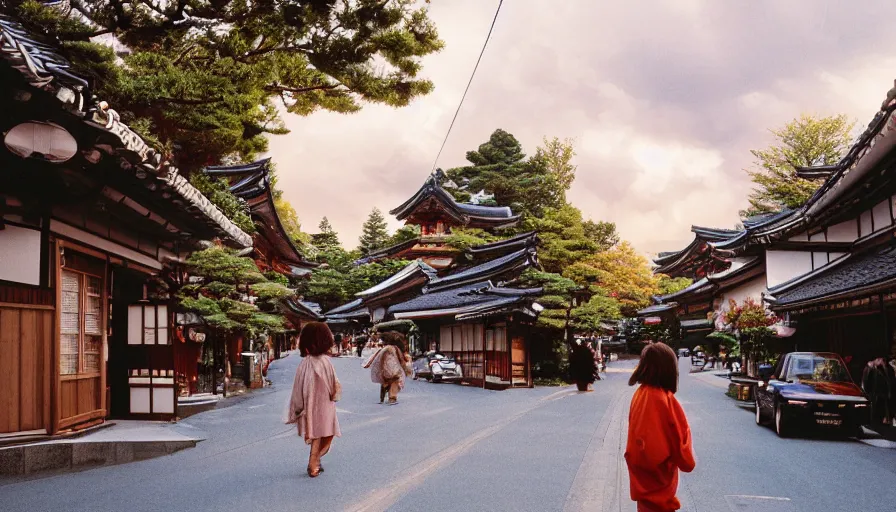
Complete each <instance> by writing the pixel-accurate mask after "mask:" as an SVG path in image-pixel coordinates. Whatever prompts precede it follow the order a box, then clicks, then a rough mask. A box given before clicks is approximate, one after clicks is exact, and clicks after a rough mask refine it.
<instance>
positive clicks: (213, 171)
mask: <svg viewBox="0 0 896 512" xmlns="http://www.w3.org/2000/svg"><path fill="white" fill-rule="evenodd" d="M270 162H271V159H270V158H265V159H263V160H258V161H257V162H252V163H249V164H240V165H230V166H225V165H216V166H210V167H206V168H205V172H206V174H208V175H210V176H213V177H216V178H222V179H224V180H226V181H227V182H228V183H229V184H230V187H229V190H230V192H231V193H233V195H235V196H237V197H239V198H240V199H243V200H244V201H246V204H248V205H249V211H250V213H251V214H252V220H254V221H255V226H256V227H257V228H258V232H259V234H260V235H261V236H262V237H264V239H265V240H266V241H267V243H268V244H270V245H271V246H272V247H273V248H274V249H275V250H276V251H277V253H278V254H279V255H280V258H281V259H282V260H283V261H284V262H285V263H288V264H289V265H291V266H293V267H296V268H295V269H292V273H293V274H294V275H297V276H301V275H304V274H307V272H306V271H304V270H303V269H309V268H314V267H317V264H315V263H312V262H310V261H308V260H306V259H305V257H304V255H303V254H302V252H301V251H299V249H298V248H297V247H296V245H295V242H293V241H292V238H291V237H290V236H289V234H288V233H287V232H286V228H285V227H284V226H283V222H282V221H281V220H280V215H279V214H278V213H277V208H276V206H275V204H274V194H273V190H272V187H271V175H270V173H271V166H270Z"/></svg>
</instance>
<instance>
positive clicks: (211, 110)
mask: <svg viewBox="0 0 896 512" xmlns="http://www.w3.org/2000/svg"><path fill="white" fill-rule="evenodd" d="M0 9H2V11H3V12H5V13H7V14H13V15H15V16H17V17H18V18H20V19H22V20H23V22H24V23H25V24H26V25H28V26H29V27H30V28H31V29H32V30H35V31H36V32H38V33H46V34H48V35H49V36H50V37H52V38H56V39H57V40H58V41H59V42H60V43H61V44H62V46H63V51H64V52H65V53H66V56H67V57H68V58H69V59H70V60H71V61H72V62H73V64H74V65H75V68H76V69H75V70H76V72H78V73H79V74H82V75H84V76H87V77H90V78H91V79H92V81H93V82H94V89H95V92H96V93H98V95H99V97H101V98H102V99H105V100H107V101H108V102H109V103H110V104H111V105H112V107H113V108H114V109H116V110H117V111H118V112H119V114H121V116H122V120H123V121H125V122H126V123H128V124H129V125H130V126H131V127H132V128H133V129H135V130H136V131H137V132H138V133H139V134H140V135H141V136H144V137H145V138H146V139H147V140H148V141H150V142H152V143H154V144H155V145H157V146H159V149H163V150H166V151H167V152H169V153H173V150H175V149H176V150H177V151H176V156H178V157H179V164H180V166H181V167H182V168H185V169H186V170H187V171H189V170H192V169H195V168H198V167H200V166H203V165H208V164H216V163H218V162H219V161H220V160H221V158H222V157H223V156H224V155H227V154H230V153H238V154H239V155H241V156H242V157H243V158H244V159H249V158H252V157H253V155H255V154H256V153H258V152H261V151H264V150H265V149H266V148H267V141H266V139H265V134H281V133H286V130H285V129H284V127H283V125H282V123H281V121H280V118H279V113H278V103H280V104H282V105H284V106H285V108H286V110H287V111H288V112H291V113H294V114H299V115H308V114H310V113H312V112H315V111H317V110H320V109H324V110H330V111H335V112H355V111H357V110H359V109H360V108H361V105H362V104H363V103H364V102H373V103H381V104H386V105H391V106H395V107H400V106H404V105H407V104H408V103H409V102H410V101H411V100H412V99H414V98H415V97H417V96H420V95H425V94H427V93H429V92H430V91H432V89H433V84H432V82H430V81H429V80H426V79H421V78H419V77H418V74H419V72H420V70H421V58H422V57H424V56H426V55H429V54H431V53H433V52H437V51H439V50H440V49H441V48H442V46H443V43H442V41H441V40H440V39H439V37H438V33H437V31H436V28H435V26H434V25H433V23H432V22H431V20H430V19H429V17H428V13H427V9H426V6H423V7H420V6H419V4H418V2H417V1H416V0H343V1H340V2H336V1H334V0H290V1H258V2H255V1H251V2H250V1H246V0H215V1H210V0H179V1H169V2H165V1H159V0H129V1H122V0H97V1H91V2H87V1H84V0H70V1H69V2H61V3H59V2H56V3H52V4H50V3H47V4H44V3H42V2H39V1H37V0H4V1H3V2H0ZM100 40H103V41H105V43H110V42H112V41H114V42H115V45H114V46H115V48H116V50H118V51H117V52H116V51H113V48H112V47H110V46H109V45H108V44H104V43H101V42H98V41H100ZM119 59H120V60H119ZM119 64H120V65H119Z"/></svg>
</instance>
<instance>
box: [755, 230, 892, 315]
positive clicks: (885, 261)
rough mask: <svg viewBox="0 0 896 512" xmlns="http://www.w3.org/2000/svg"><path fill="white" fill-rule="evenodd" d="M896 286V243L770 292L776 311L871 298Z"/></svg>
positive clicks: (846, 257)
mask: <svg viewBox="0 0 896 512" xmlns="http://www.w3.org/2000/svg"><path fill="white" fill-rule="evenodd" d="M893 287H896V244H887V245H883V246H879V247H877V248H874V249H872V250H869V251H867V252H864V253H861V254H850V255H847V256H845V257H843V258H841V259H839V260H837V261H835V262H833V263H831V264H830V265H826V266H824V267H822V268H820V269H818V270H816V271H814V272H810V273H808V274H805V275H803V276H800V277H798V278H796V279H793V280H791V281H788V282H786V283H783V284H781V285H778V286H776V287H774V288H771V289H769V296H766V299H765V300H766V301H767V302H768V303H769V305H770V307H771V308H772V309H773V310H776V311H790V310H794V309H800V308H805V307H810V306H816V305H822V304H829V303H832V302H841V301H846V300H851V299H856V298H863V297H868V296H871V295H875V294H877V293H880V292H883V291H889V290H892V289H893Z"/></svg>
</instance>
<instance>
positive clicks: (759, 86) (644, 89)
mask: <svg viewBox="0 0 896 512" xmlns="http://www.w3.org/2000/svg"><path fill="white" fill-rule="evenodd" d="M497 4H498V2H497V0H441V1H440V0H434V1H433V2H432V6H431V17H432V18H433V20H434V21H435V23H436V25H437V26H438V29H439V33H440V35H441V37H442V39H443V40H444V41H445V43H446V47H445V49H444V50H443V51H442V52H441V53H439V54H436V55H433V56H430V57H428V58H427V59H426V60H425V61H424V74H425V76H427V77H428V78H430V79H432V80H433V81H434V82H435V86H436V89H435V91H434V92H433V93H432V94H431V95H429V96H427V97H425V98H420V99H418V100H416V101H415V102H414V103H413V104H412V105H411V106H409V107H406V108H403V109H392V108H388V107H381V106H377V105H368V106H366V107H365V108H364V110H363V111H362V112H360V113H357V114H353V115H339V114H330V113H318V114H315V115H312V116H310V117H306V118H301V117H297V116H287V118H286V123H287V125H288V127H289V128H290V129H291V130H292V133H290V134H289V135H285V136H278V137H275V138H273V139H272V140H271V155H272V156H273V157H274V159H275V161H276V162H277V166H278V174H279V176H280V182H279V183H280V186H281V187H282V188H283V190H284V192H285V196H286V197H287V199H289V200H290V201H291V202H292V204H293V205H294V206H295V208H296V210H297V211H298V213H299V216H300V218H301V219H302V222H303V226H304V229H305V230H306V231H310V232H314V231H315V230H316V228H317V224H318V222H319V221H320V219H321V217H323V216H327V217H328V218H329V219H330V221H331V222H332V224H333V225H334V227H335V228H336V230H337V231H338V232H339V234H340V237H341V238H342V241H343V243H344V244H346V246H349V247H354V246H356V245H357V239H358V236H359V234H360V231H361V223H362V222H363V221H364V219H365V218H366V216H367V214H368V213H369V212H370V209H371V208H372V207H373V206H377V207H379V208H380V209H381V210H383V211H384V212H386V211H388V210H389V209H391V208H393V207H395V206H397V205H398V204H400V203H402V202H403V201H404V200H405V199H407V198H408V197H410V195H411V194H413V193H414V192H415V191H416V190H417V188H418V187H419V186H420V184H421V183H422V182H423V180H424V179H425V178H426V176H427V173H429V172H430V169H431V168H432V163H433V159H434V158H435V156H436V153H437V152H438V149H439V145H440V144H441V142H442V139H443V137H444V136H445V132H446V130H447V128H448V125H449V123H450V122H451V117H452V115H453V114H454V110H455V108H456V107H457V104H458V101H459V100H460V97H461V94H462V92H463V88H464V86H465V85H466V82H467V80H468V78H469V75H470V72H471V71H472V68H473V65H474V64H475V61H476V57H477V55H478V53H479V50H480V48H481V45H482V42H483V40H484V38H485V35H486V33H487V31H488V26H489V23H490V22H491V19H492V16H493V15H494V10H495V7H496V6H497ZM548 5H550V8H548V7H547V6H548ZM893 19H896V3H894V2H892V1H889V0H881V1H864V2H855V1H854V0H804V1H796V0H789V1H787V2H780V1H775V0H769V1H752V2H721V1H714V0H649V1H648V0H643V1H633V0H613V1H609V0H602V1H600V2H595V1H593V0H591V1H588V0H562V1H555V2H544V1H542V0H508V1H506V2H504V6H503V7H502V9H501V14H500V16H499V18H498V22H497V25H496V27H495V30H494V33H493V34H492V39H491V42H490V43H489V47H488V49H487V50H486V53H485V56H484V57H483V61H482V64H481V65H480V67H479V71H478V72H477V74H476V78H475V80H474V82H473V85H472V88H471V89H470V92H469V94H468V95H467V99H466V101H465V103H464V106H463V109H462V110H461V112H460V115H459V117H458V120H457V122H456V124H455V126H454V129H453V131H452V133H451V138H450V139H449V140H448V144H447V145H446V147H445V150H444V152H443V153H442V156H441V158H440V160H439V166H440V167H443V168H446V169H447V168H450V167H454V166H458V165H463V164H464V163H465V159H464V153H465V152H466V151H467V150H470V149H474V148H476V147H477V146H478V145H479V144H480V143H482V142H484V141H486V140H487V139H488V136H489V135H490V134H491V132H492V131H494V130H495V129H496V128H503V129H505V130H507V131H509V132H510V133H512V134H514V135H515V136H516V137H517V138H518V139H519V140H520V141H521V142H522V144H523V147H524V148H525V150H526V152H527V154H532V153H534V151H535V147H536V146H537V145H538V144H539V143H540V142H541V139H542V137H543V136H545V135H547V136H558V137H561V138H562V137H571V138H574V139H575V140H576V147H577V152H578V156H577V157H576V162H575V163H576V164H577V165H578V171H577V177H576V181H575V183H574V184H573V187H572V191H571V194H570V198H571V200H572V201H573V203H575V204H576V206H578V207H579V208H581V209H582V210H583V211H584V213H585V215H586V217H591V218H593V219H595V220H598V219H599V220H609V221H613V222H615V223H616V225H617V227H618V230H619V232H620V233H621V235H622V237H623V238H625V239H627V240H630V241H631V242H632V243H633V244H634V245H635V246H636V247H637V248H638V249H639V250H641V251H643V252H645V253H653V252H657V251H661V250H674V249H679V248H681V247H683V246H684V245H685V244H686V243H687V242H688V241H689V240H690V238H691V235H690V232H689V229H690V226H691V225H692V224H697V225H704V226H714V227H730V226H732V225H734V224H735V223H736V222H737V221H738V217H737V212H738V210H740V209H742V208H744V207H745V206H746V195H747V192H748V190H749V186H750V185H749V182H748V181H747V179H746V176H745V173H744V172H743V169H744V168H747V167H749V166H750V165H751V164H752V157H751V155H750V153H749V150H750V149H751V148H761V147H764V146H766V145H767V144H768V143H769V142H771V137H770V134H769V133H768V129H769V128H774V127H779V126H781V125H782V124H783V123H785V122H787V121H789V120H791V119H792V118H794V117H796V116H798V115H799V114H800V113H802V112H807V113H813V114H818V115H828V114H836V113H845V114H847V115H849V116H850V117H852V118H854V119H855V120H856V121H858V124H857V130H859V129H861V128H864V126H865V125H866V124H867V123H868V122H869V121H870V119H871V117H872V116H873V114H874V112H875V111H876V109H877V107H878V106H879V105H880V103H881V101H882V100H883V98H884V97H885V95H886V92H887V90H888V89H889V88H890V87H891V86H892V85H893V79H894V78H896V52H893V51H892V50H891V48H892V39H891V35H890V33H889V29H890V21H891V20H893ZM390 222H391V225H392V227H393V228H397V227H399V224H398V223H397V222H395V221H394V219H391V218H390Z"/></svg>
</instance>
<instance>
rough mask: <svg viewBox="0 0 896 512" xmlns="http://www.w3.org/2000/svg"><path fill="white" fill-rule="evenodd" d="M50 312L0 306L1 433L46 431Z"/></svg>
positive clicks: (52, 336) (51, 321) (51, 329)
mask: <svg viewBox="0 0 896 512" xmlns="http://www.w3.org/2000/svg"><path fill="white" fill-rule="evenodd" d="M53 315H54V313H53V311H52V310H46V309H32V307H31V306H27V305H25V306H23V307H22V308H17V307H0V433H9V432H23V431H29V430H38V429H43V428H47V426H48V421H49V415H50V414H49V413H50V411H49V383H50V378H51V377H50V374H49V369H50V362H49V361H48V354H49V351H50V347H51V345H52V343H53V340H54V331H53Z"/></svg>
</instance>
